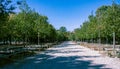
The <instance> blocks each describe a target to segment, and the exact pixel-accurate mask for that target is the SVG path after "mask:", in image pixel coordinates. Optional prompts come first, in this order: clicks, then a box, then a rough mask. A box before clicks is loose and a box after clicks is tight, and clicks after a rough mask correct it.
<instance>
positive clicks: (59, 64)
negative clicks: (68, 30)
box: [2, 53, 110, 69]
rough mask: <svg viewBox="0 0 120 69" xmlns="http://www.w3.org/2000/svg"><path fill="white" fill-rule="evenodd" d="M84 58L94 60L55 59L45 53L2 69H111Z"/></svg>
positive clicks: (71, 57) (78, 57) (72, 57)
mask: <svg viewBox="0 0 120 69" xmlns="http://www.w3.org/2000/svg"><path fill="white" fill-rule="evenodd" d="M84 57H87V58H92V57H91V56H69V57H55V56H51V55H46V54H45V53H44V54H40V55H36V56H33V57H28V58H26V59H24V60H21V61H19V62H18V63H14V64H12V65H9V66H6V67H5V68H2V69H110V68H102V67H104V66H105V65H104V64H93V63H92V62H93V61H90V60H82V58H84ZM93 57H96V56H93Z"/></svg>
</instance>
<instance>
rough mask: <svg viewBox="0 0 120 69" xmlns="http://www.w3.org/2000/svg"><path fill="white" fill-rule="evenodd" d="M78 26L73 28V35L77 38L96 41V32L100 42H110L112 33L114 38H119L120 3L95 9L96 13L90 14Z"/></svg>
mask: <svg viewBox="0 0 120 69" xmlns="http://www.w3.org/2000/svg"><path fill="white" fill-rule="evenodd" d="M88 18H89V20H88V21H85V22H84V23H83V25H81V27H80V28H78V29H75V30H74V32H75V37H76V38H77V39H79V40H88V41H90V40H94V41H96V42H97V41H98V38H99V36H98V34H99V32H100V38H101V40H102V43H104V42H105V41H106V42H107V40H109V41H108V42H109V43H111V42H112V33H113V32H115V33H116V40H117V41H118V42H119V39H120V36H119V35H120V27H119V26H120V5H118V4H115V3H114V4H113V5H112V6H101V7H99V8H98V9H97V11H96V15H95V16H94V15H93V14H92V15H90V16H89V17H88Z"/></svg>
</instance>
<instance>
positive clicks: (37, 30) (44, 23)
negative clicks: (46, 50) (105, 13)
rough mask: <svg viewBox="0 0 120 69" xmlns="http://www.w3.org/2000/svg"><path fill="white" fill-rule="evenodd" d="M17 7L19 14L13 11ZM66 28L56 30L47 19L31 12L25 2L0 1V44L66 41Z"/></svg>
mask: <svg viewBox="0 0 120 69" xmlns="http://www.w3.org/2000/svg"><path fill="white" fill-rule="evenodd" d="M17 7H19V9H20V12H19V13H15V12H14V10H15V9H16V8H17ZM66 31H67V30H66V28H65V27H61V28H60V29H59V30H56V29H55V28H54V27H53V26H52V25H51V24H49V22H48V17H47V16H43V15H41V14H39V13H38V12H36V11H35V10H32V9H31V8H30V7H29V6H28V5H27V3H26V1H25V0H21V1H18V2H16V5H13V2H12V0H0V43H1V44H2V43H4V44H12V43H13V42H23V43H24V44H26V43H29V44H30V43H43V42H55V41H64V40H67V36H66V34H67V33H66Z"/></svg>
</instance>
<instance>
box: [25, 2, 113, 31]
mask: <svg viewBox="0 0 120 69" xmlns="http://www.w3.org/2000/svg"><path fill="white" fill-rule="evenodd" d="M27 3H28V5H29V6H30V7H31V8H34V9H35V10H36V11H37V12H39V13H40V14H42V15H46V16H48V18H49V20H48V21H49V23H50V24H52V25H53V26H54V27H55V28H56V29H59V28H60V27H61V26H65V27H66V28H67V30H68V31H73V30H74V29H75V28H78V27H80V25H81V24H82V23H83V22H84V21H85V20H87V19H88V16H89V15H90V14H91V12H92V11H93V12H94V13H95V11H96V9H97V8H98V7H100V6H102V5H111V4H112V0H27Z"/></svg>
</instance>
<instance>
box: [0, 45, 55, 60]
mask: <svg viewBox="0 0 120 69" xmlns="http://www.w3.org/2000/svg"><path fill="white" fill-rule="evenodd" d="M55 44H57V43H46V44H44V45H26V46H1V47H0V58H5V57H9V56H12V55H16V54H18V53H22V52H28V51H41V50H42V49H47V48H50V47H52V46H54V45H55Z"/></svg>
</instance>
